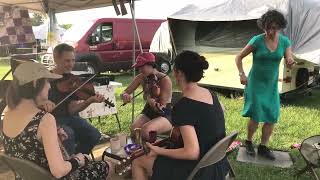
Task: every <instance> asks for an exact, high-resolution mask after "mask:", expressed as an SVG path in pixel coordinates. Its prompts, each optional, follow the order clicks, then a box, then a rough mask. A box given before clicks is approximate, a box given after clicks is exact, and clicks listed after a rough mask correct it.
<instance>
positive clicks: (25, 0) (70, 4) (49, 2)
mask: <svg viewBox="0 0 320 180" xmlns="http://www.w3.org/2000/svg"><path fill="white" fill-rule="evenodd" d="M1 5H2V6H8V5H9V6H10V5H12V6H21V7H25V8H27V9H30V10H34V11H42V12H47V13H48V12H49V9H54V10H55V12H56V13H61V12H68V11H76V10H83V9H91V8H99V7H106V6H111V5H112V0H10V1H8V0H0V6H1Z"/></svg>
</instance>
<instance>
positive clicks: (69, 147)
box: [60, 125, 76, 155]
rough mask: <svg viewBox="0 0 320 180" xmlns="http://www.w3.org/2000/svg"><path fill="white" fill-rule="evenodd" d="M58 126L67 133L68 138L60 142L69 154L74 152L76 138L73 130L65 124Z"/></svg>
mask: <svg viewBox="0 0 320 180" xmlns="http://www.w3.org/2000/svg"><path fill="white" fill-rule="evenodd" d="M60 127H61V128H62V129H63V130H64V132H66V133H67V135H68V139H66V140H64V141H63V142H62V144H63V146H64V148H65V149H66V151H67V152H68V154H69V155H72V154H75V153H76V140H75V136H74V131H73V130H72V129H71V128H70V127H69V126H66V125H60Z"/></svg>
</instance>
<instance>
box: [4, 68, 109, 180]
mask: <svg viewBox="0 0 320 180" xmlns="http://www.w3.org/2000/svg"><path fill="white" fill-rule="evenodd" d="M60 77H61V76H60V75H57V74H52V73H50V72H49V71H48V70H47V69H46V68H45V67H44V66H43V65H41V64H38V63H33V62H26V63H23V64H21V65H19V66H18V67H17V69H16V70H15V71H14V74H13V81H12V84H11V85H10V87H9V88H8V91H7V97H6V98H7V99H6V100H7V104H8V107H7V109H6V110H5V116H4V120H3V145H4V149H5V153H6V154H7V155H9V156H12V157H15V158H20V159H26V160H29V161H32V162H34V163H36V164H38V165H39V166H41V167H43V168H45V169H47V170H50V172H51V174H52V175H53V176H54V177H55V178H59V179H60V178H62V179H70V177H73V179H96V180H100V179H106V178H107V175H108V173H109V164H107V163H106V162H91V161H88V158H87V155H84V154H81V153H79V154H76V155H74V156H73V157H71V158H68V156H69V155H68V154H67V153H66V152H65V151H61V150H60V147H59V139H58V132H57V126H56V121H55V119H54V117H53V116H52V115H51V114H50V113H46V112H45V111H43V110H41V109H39V108H38V104H39V103H41V102H43V101H46V100H47V99H48V90H49V89H50V84H49V82H48V79H57V78H60ZM62 149H63V148H62ZM63 150H64V149H63Z"/></svg>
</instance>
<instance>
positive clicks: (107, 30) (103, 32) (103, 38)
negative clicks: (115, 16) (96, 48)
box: [91, 23, 112, 44]
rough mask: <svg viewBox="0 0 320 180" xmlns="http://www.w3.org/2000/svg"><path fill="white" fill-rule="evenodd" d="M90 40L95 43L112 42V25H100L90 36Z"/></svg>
mask: <svg viewBox="0 0 320 180" xmlns="http://www.w3.org/2000/svg"><path fill="white" fill-rule="evenodd" d="M91 38H93V39H92V40H93V41H94V42H95V44H96V43H105V42H109V41H111V40H112V24H111V23H106V24H100V25H98V26H97V27H96V29H95V30H94V31H93V32H92V34H91Z"/></svg>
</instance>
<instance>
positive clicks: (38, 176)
mask: <svg viewBox="0 0 320 180" xmlns="http://www.w3.org/2000/svg"><path fill="white" fill-rule="evenodd" d="M0 160H1V161H3V162H4V163H5V164H6V165H7V166H8V167H9V168H10V169H11V170H12V171H13V173H14V175H15V177H16V179H18V178H17V177H21V178H22V179H23V180H44V179H47V180H55V178H54V177H53V176H52V175H51V173H50V172H48V171H47V170H45V169H44V168H42V167H40V166H38V165H37V164H35V163H33V162H30V161H28V160H24V159H18V158H14V157H10V156H8V155H5V154H0Z"/></svg>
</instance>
